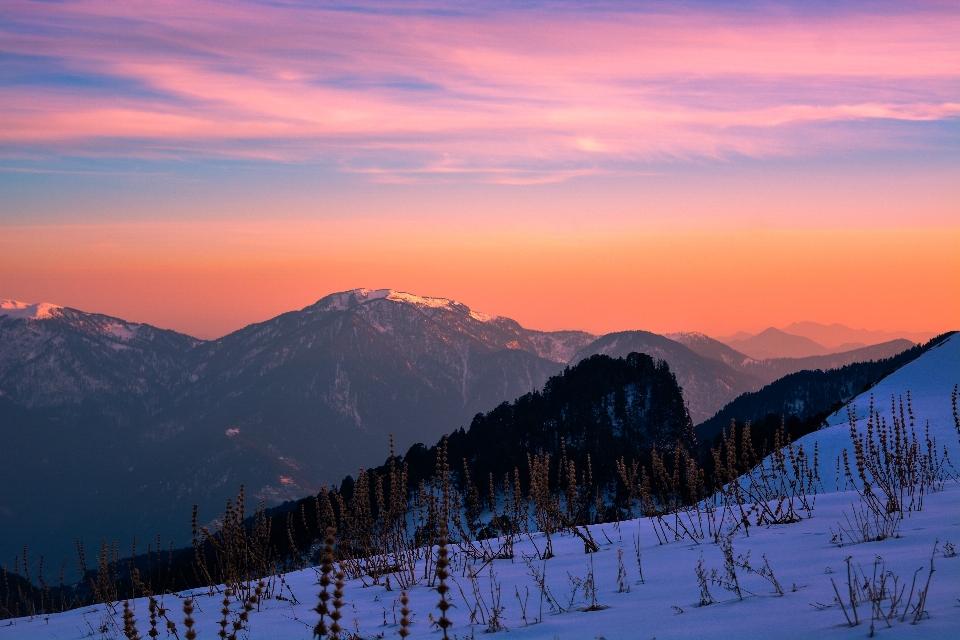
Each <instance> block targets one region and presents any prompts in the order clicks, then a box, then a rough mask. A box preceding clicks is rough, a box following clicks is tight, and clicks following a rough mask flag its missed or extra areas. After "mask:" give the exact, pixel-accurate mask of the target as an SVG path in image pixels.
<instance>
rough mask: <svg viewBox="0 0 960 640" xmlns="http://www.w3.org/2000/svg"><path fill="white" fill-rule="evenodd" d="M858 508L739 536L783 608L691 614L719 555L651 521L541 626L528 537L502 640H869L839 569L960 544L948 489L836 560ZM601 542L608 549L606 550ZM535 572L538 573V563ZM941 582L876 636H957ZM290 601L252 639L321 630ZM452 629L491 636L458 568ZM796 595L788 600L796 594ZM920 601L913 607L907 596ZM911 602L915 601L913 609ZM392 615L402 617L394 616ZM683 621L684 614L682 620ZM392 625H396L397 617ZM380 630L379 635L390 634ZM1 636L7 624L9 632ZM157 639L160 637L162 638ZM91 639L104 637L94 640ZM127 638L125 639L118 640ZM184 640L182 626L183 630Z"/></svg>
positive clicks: (565, 546) (576, 562)
mask: <svg viewBox="0 0 960 640" xmlns="http://www.w3.org/2000/svg"><path fill="white" fill-rule="evenodd" d="M852 500H856V495H855V494H847V493H834V494H827V495H821V496H820V497H819V498H818V499H817V503H816V508H815V510H814V513H813V517H812V518H810V519H805V520H802V521H801V522H799V523H795V524H789V525H777V526H772V527H767V528H763V527H752V528H751V531H750V536H749V538H748V537H745V536H744V535H742V534H739V535H737V536H736V537H735V539H734V550H735V553H737V554H745V553H746V552H747V551H749V552H750V559H751V562H752V564H753V565H754V567H757V566H760V565H761V564H762V562H763V560H762V556H763V555H766V557H767V558H768V559H769V562H770V566H771V567H772V569H773V571H774V575H775V576H776V579H777V580H778V581H779V582H780V584H782V585H783V588H784V591H785V594H784V595H783V596H777V595H776V593H775V592H774V590H773V588H772V586H771V585H770V584H769V583H767V582H766V581H764V580H762V579H761V578H759V577H757V576H755V575H743V572H741V575H740V583H741V586H742V587H743V588H744V589H746V590H749V591H750V592H752V593H753V594H754V595H745V597H744V599H743V600H742V601H740V600H738V599H737V597H736V596H735V595H733V594H732V593H730V592H727V591H725V590H724V589H722V588H721V587H718V586H711V587H710V591H711V594H712V595H713V597H714V598H715V599H716V600H717V602H716V603H715V604H712V605H709V606H705V607H701V606H699V604H698V603H699V598H700V592H699V587H698V584H697V578H696V575H695V573H694V570H695V568H696V566H697V562H698V560H699V559H700V557H701V554H702V556H703V559H704V566H705V567H706V568H707V569H708V570H709V569H714V568H715V569H719V570H721V571H722V570H723V557H722V555H721V551H720V549H719V548H718V547H717V545H714V544H709V543H706V542H703V541H701V543H700V544H694V543H691V542H690V541H689V540H686V541H682V542H670V543H668V544H664V545H658V544H657V541H656V538H655V536H654V533H653V529H652V525H651V523H650V521H649V520H646V519H641V520H639V521H638V520H634V521H630V522H624V523H621V524H620V526H619V528H618V527H617V526H616V525H614V524H605V525H596V526H593V527H591V530H592V533H593V536H594V538H596V539H597V541H598V543H599V544H600V547H601V548H600V551H599V552H597V553H595V554H593V558H592V561H593V571H594V576H595V578H594V579H595V581H596V585H597V602H598V603H599V604H600V605H603V606H605V607H608V608H606V609H604V610H602V611H592V612H587V611H584V610H583V609H584V608H585V607H586V605H587V602H586V601H585V600H584V597H583V595H582V590H580V591H578V593H577V597H576V601H575V603H574V605H573V607H572V608H571V610H570V611H569V612H565V613H557V612H551V611H550V607H549V606H548V605H547V604H546V603H544V607H543V610H544V615H543V621H542V622H537V623H534V622H535V619H536V618H539V617H540V598H539V592H538V591H537V588H536V586H535V584H534V581H533V579H532V578H531V576H530V574H529V571H528V568H527V566H526V565H525V563H524V561H523V558H522V557H521V554H523V555H527V556H533V555H535V554H536V551H535V548H534V543H536V544H537V545H538V546H539V547H540V548H542V547H543V538H542V536H541V535H539V534H537V535H535V536H534V537H533V541H532V542H531V541H530V540H526V539H524V540H523V541H522V542H520V543H518V544H517V545H516V547H515V551H516V555H515V557H514V559H513V560H496V561H494V562H493V569H494V573H495V580H496V582H497V583H499V585H500V587H501V598H502V599H501V605H502V606H504V607H505V610H504V612H503V622H504V624H505V625H506V627H507V628H508V629H509V632H508V633H507V635H506V636H505V637H507V638H515V639H524V638H529V639H531V640H532V639H545V640H552V639H554V638H561V639H577V638H600V637H602V638H608V639H610V640H613V639H616V638H619V639H629V638H654V637H655V638H657V639H658V640H665V639H670V638H711V639H723V638H742V639H749V638H757V639H760V638H773V637H776V638H784V639H787V638H810V637H817V638H827V639H830V640H846V639H847V638H865V637H867V635H868V632H869V621H868V622H867V623H864V622H861V624H860V625H859V626H857V627H854V628H850V627H848V626H846V623H845V620H844V616H843V613H842V612H841V610H840V608H839V607H838V606H836V605H834V604H833V601H834V596H833V587H832V585H831V582H830V579H831V578H833V579H834V580H835V581H836V582H837V585H838V587H840V588H841V589H843V588H844V587H845V580H846V569H845V564H844V558H846V557H847V556H852V562H854V563H855V564H859V565H860V566H861V567H862V568H863V569H864V570H865V571H867V573H868V574H869V573H870V572H871V571H872V566H873V562H874V560H875V558H876V557H877V556H880V557H882V559H883V561H884V562H885V563H886V564H885V566H886V569H887V570H888V571H893V572H894V573H895V574H896V575H898V576H900V584H901V585H902V584H903V581H904V580H906V581H907V583H908V585H907V588H908V589H909V579H910V578H911V577H912V575H913V572H914V571H915V570H916V569H917V568H919V567H926V566H928V565H929V562H930V556H931V553H932V552H933V549H934V544H935V542H936V541H937V540H939V541H940V543H939V547H938V548H939V550H940V551H942V550H943V548H944V543H945V542H947V541H950V542H953V543H954V544H957V543H960V486H958V485H957V484H956V483H953V482H951V483H949V484H948V486H947V488H946V489H945V490H944V491H942V492H939V493H936V494H933V495H930V496H929V497H928V501H927V502H926V503H925V505H924V509H923V511H921V512H918V513H914V514H913V515H912V516H911V517H909V518H907V519H906V520H905V521H904V523H903V525H902V531H901V535H902V537H900V538H897V539H888V540H885V541H883V542H873V543H866V544H861V545H854V546H850V545H847V546H844V547H843V548H839V547H837V546H834V545H832V544H831V543H830V537H831V533H830V530H831V528H834V529H835V528H836V526H837V524H836V523H837V521H838V520H839V519H840V518H842V516H843V511H844V510H845V509H846V510H848V509H849V508H850V502H851V501H852ZM638 530H639V533H640V538H641V541H642V563H643V577H644V580H645V582H644V583H642V584H641V583H640V580H639V574H638V571H637V563H636V558H635V552H634V550H633V546H632V537H633V536H634V535H635V534H636V533H637V532H638ZM608 538H609V540H608ZM554 551H555V553H556V554H557V555H556V557H555V558H552V559H550V560H548V561H547V562H546V567H547V568H546V572H547V584H548V586H549V587H550V589H551V591H552V592H553V594H554V596H556V597H557V599H559V600H561V601H562V602H563V604H564V607H565V608H566V599H567V597H568V596H569V594H570V592H571V589H570V587H569V585H570V581H569V576H574V577H577V578H580V579H584V578H586V577H587V576H588V575H589V571H590V562H591V557H590V556H589V555H586V554H584V552H583V544H582V543H581V542H580V540H579V539H577V538H574V537H571V536H565V537H561V538H557V537H555V538H554ZM618 551H622V552H623V556H624V564H625V567H626V571H627V583H628V584H629V587H630V591H629V593H620V592H619V589H618V581H617V556H618ZM534 562H535V564H536V566H537V567H538V568H540V569H542V567H543V564H544V563H543V562H542V561H536V560H535V561H534ZM934 562H935V568H936V572H935V573H934V575H933V578H932V581H931V589H930V596H929V601H928V604H927V607H926V609H927V611H928V612H929V614H930V617H929V619H927V618H924V619H923V620H921V621H920V622H919V623H918V624H917V625H916V626H913V625H911V624H910V620H909V618H908V620H907V621H906V622H899V618H898V619H897V620H896V621H895V622H893V623H892V625H893V626H892V628H890V629H887V628H886V625H885V624H883V623H880V625H879V627H878V635H877V637H879V638H887V639H891V640H892V639H895V638H917V639H920V638H923V639H925V640H928V639H937V638H953V637H956V636H957V632H958V630H960V607H958V605H957V600H956V598H957V596H958V593H957V592H958V587H957V585H960V556H956V557H951V558H945V557H943V555H942V553H938V554H937V556H936V557H935V560H934ZM925 579H926V571H925V570H924V571H922V572H921V573H920V578H919V580H918V581H924V580H925ZM286 582H287V583H288V585H289V587H290V590H291V591H292V593H293V595H294V596H295V597H296V598H297V600H298V601H299V603H298V604H292V603H291V602H289V601H278V600H267V601H265V602H264V603H263V606H262V611H260V612H259V613H253V614H252V615H251V617H250V632H249V638H252V639H258V638H264V639H266V638H289V639H291V640H293V639H299V638H302V639H304V640H307V639H309V638H310V637H311V629H312V626H313V624H314V623H315V622H316V614H315V613H313V611H312V608H313V607H314V606H315V605H316V593H317V591H318V590H319V587H318V586H317V576H316V574H315V572H314V571H313V569H306V570H303V571H299V572H294V573H291V574H287V576H286ZM479 586H480V589H481V593H483V594H484V596H485V598H486V599H487V601H488V603H489V600H490V596H489V573H488V569H484V570H483V571H482V572H481V577H480V582H479ZM392 587H393V590H392V591H387V590H386V589H385V588H384V587H383V586H370V587H364V586H363V585H362V584H361V582H360V581H359V580H352V581H348V583H347V586H346V589H345V596H344V601H345V602H346V603H347V605H346V610H345V615H344V623H345V624H344V626H345V628H346V629H348V630H350V631H353V632H356V630H357V629H358V630H359V634H360V635H361V637H363V638H370V637H377V636H378V634H380V633H385V636H384V637H386V638H390V637H397V636H396V632H397V630H398V626H397V625H396V624H395V623H394V605H395V602H396V600H397V599H398V598H399V597H400V592H399V587H398V586H397V584H396V582H393V584H392ZM451 587H452V601H453V604H454V605H455V608H454V609H452V613H451V616H450V617H451V619H452V620H453V622H454V626H453V628H452V629H451V636H450V637H451V638H453V637H454V634H456V637H457V638H471V637H474V636H475V635H479V634H481V633H482V632H483V631H484V629H485V628H486V627H485V625H482V624H478V625H474V626H471V625H470V624H469V613H468V606H472V605H473V604H474V601H473V598H472V597H471V596H470V594H471V587H470V582H469V580H468V579H467V578H466V577H464V575H463V571H462V570H461V569H459V567H458V570H456V571H454V572H453V579H452V583H451ZM461 588H462V589H463V592H464V593H466V594H467V598H468V600H469V604H468V602H467V601H465V600H464V598H463V597H462V596H461V592H460V589H461ZM527 589H529V591H530V599H529V601H528V604H527V620H528V622H529V623H531V624H529V625H528V626H525V625H524V621H523V620H522V618H521V609H520V606H519V604H518V601H517V598H516V596H515V595H514V594H515V590H518V591H519V592H520V594H521V597H525V594H526V591H527ZM794 589H795V590H794ZM221 597H222V596H217V595H214V596H213V597H211V596H209V595H206V591H202V590H198V591H196V601H197V604H198V605H199V608H200V609H201V610H202V611H198V612H196V613H195V614H194V618H195V619H196V620H197V628H198V629H199V630H200V636H199V637H200V638H204V637H207V638H212V637H214V635H215V632H216V629H217V627H216V623H217V620H218V619H219V617H220V615H219V613H218V611H219V609H220V599H221ZM409 597H410V600H411V604H410V608H411V609H412V610H413V612H414V614H415V617H414V621H415V624H414V625H413V627H412V631H413V634H412V637H414V638H439V637H440V635H439V634H438V633H437V631H436V630H435V629H431V626H430V623H429V621H428V615H430V614H433V615H434V616H436V615H437V610H436V603H437V600H438V596H437V594H436V591H434V590H433V589H431V588H429V587H428V586H427V585H426V584H420V585H417V586H415V587H413V588H412V589H411V590H410V591H409ZM914 598H916V596H914ZM166 600H167V606H169V607H171V609H173V613H172V614H171V618H173V619H174V620H175V621H178V620H180V619H182V614H180V612H179V603H178V602H177V601H176V600H175V599H174V598H173V597H171V596H167V598H166ZM914 601H915V600H914ZM134 607H135V611H136V618H137V619H138V621H139V623H138V624H139V631H140V634H141V636H142V637H146V635H145V632H146V630H147V629H146V628H145V627H146V621H147V612H146V610H147V603H146V601H145V600H143V599H139V600H137V601H135V602H134ZM115 609H116V610H117V613H115V614H111V613H110V611H109V610H108V609H107V608H106V607H104V606H102V605H99V606H94V607H86V608H83V609H78V610H75V611H70V612H66V613H63V614H56V615H51V616H49V617H48V618H47V617H44V618H41V617H35V618H33V619H28V618H21V619H18V620H15V621H10V623H9V626H0V639H2V640H14V639H28V638H29V639H33V638H37V639H39V638H44V639H52V638H59V639H65V638H76V637H77V636H78V631H79V633H80V635H81V636H82V637H87V634H88V633H89V628H88V625H87V623H88V621H89V622H90V623H91V624H92V625H94V626H98V625H99V623H100V621H101V619H103V618H104V617H106V618H107V619H109V618H112V619H113V620H114V621H115V622H116V623H117V624H118V625H121V626H122V618H121V612H122V609H121V607H120V606H116V607H115ZM396 610H399V605H396ZM681 611H682V612H681ZM859 615H860V616H861V620H862V619H863V617H865V616H866V617H868V616H869V613H868V608H867V606H866V605H861V607H860V609H859ZM399 617H400V616H399V613H397V615H396V618H397V619H399ZM384 618H386V623H387V624H386V626H384ZM0 624H8V623H7V622H4V623H0ZM161 633H163V632H161ZM92 637H97V638H99V637H101V636H100V635H99V634H98V633H97V634H94V635H93V636H92ZM106 637H121V636H120V634H119V633H116V634H115V635H114V636H109V635H107V636H106ZM181 637H182V628H181Z"/></svg>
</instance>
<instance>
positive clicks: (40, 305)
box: [0, 299, 63, 320]
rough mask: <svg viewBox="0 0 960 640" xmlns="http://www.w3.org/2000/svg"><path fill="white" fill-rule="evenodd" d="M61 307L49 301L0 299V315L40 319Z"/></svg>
mask: <svg viewBox="0 0 960 640" xmlns="http://www.w3.org/2000/svg"><path fill="white" fill-rule="evenodd" d="M62 308H63V307H60V306H57V305H55V304H50V303H49V302H36V303H33V304H31V303H29V302H19V301H17V300H7V299H0V316H8V317H11V318H28V319H30V320H41V319H43V318H49V317H50V316H51V315H52V313H53V311H55V310H57V309H62Z"/></svg>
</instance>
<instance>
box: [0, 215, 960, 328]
mask: <svg viewBox="0 0 960 640" xmlns="http://www.w3.org/2000/svg"><path fill="white" fill-rule="evenodd" d="M958 247H960V230H956V229H876V230H863V229H858V230H775V229H771V230H757V229H752V230H750V229H747V230H736V231H730V230H726V231H724V230H711V231H699V232H698V231H682V230H667V229H639V228H635V227H630V226H629V225H621V226H619V227H618V228H610V225H605V228H604V229H603V230H602V231H594V232H589V231H583V230H582V229H580V228H577V227H576V226H574V225H570V226H568V227H566V228H564V227H563V226H559V227H555V229H554V231H553V232H548V233H545V232H543V231H542V230H540V229H534V228H529V229H524V228H519V229H506V228H500V229H496V228H493V229H488V230H486V231H475V230H471V229H469V228H466V227H464V226H463V225H457V224H455V223H442V222H436V221H434V222H431V223H423V222H416V221H406V222H397V221H389V220H366V221H358V222H356V221H355V222H343V221H340V222H325V223H324V222H303V221H298V222H233V223H228V222H223V221H221V222H216V223H214V222H196V223H189V222H178V223H155V222H144V223H125V224H97V225H75V226H64V225H56V226H34V227H7V228H5V229H4V230H3V234H2V235H0V274H2V282H0V288H2V291H3V294H4V297H12V298H14V299H22V300H25V301H28V302H39V301H46V302H54V303H57V304H61V305H66V306H72V307H76V308H79V309H83V310H86V311H95V312H101V313H106V314H110V315H115V316H119V317H122V318H125V319H128V320H133V321H141V322H149V323H151V324H155V325H158V326H161V327H166V328H171V329H176V330H178V331H183V332H186V333H190V334H192V335H196V336H199V337H204V338H210V337H216V336H219V335H223V334H225V333H227V332H229V331H231V330H234V329H237V328H239V327H241V326H244V325H246V324H248V323H251V322H257V321H261V320H266V319H268V318H270V317H273V316H275V315H277V314H279V313H282V312H284V311H290V310H293V309H299V308H302V307H304V306H306V305H308V304H311V303H312V302H314V301H316V300H317V299H319V298H321V297H322V296H324V295H326V294H328V293H331V292H334V291H340V290H345V289H351V288H356V287H370V288H394V289H399V290H402V291H408V292H412V293H417V294H421V295H433V296H442V297H449V298H453V299H456V300H459V301H461V302H464V303H465V304H467V305H468V306H470V307H471V308H473V309H477V310H480V311H484V312H487V313H492V314H499V315H506V316H509V317H512V318H514V319H516V320H518V321H520V322H521V323H522V324H524V325H525V326H528V327H531V328H537V329H565V328H577V329H585V330H588V331H592V332H595V333H603V332H609V331H615V330H621V329H646V330H651V331H656V332H668V331H677V330H698V331H703V332H706V333H710V334H713V335H722V334H725V333H732V332H734V331H736V330H740V329H760V328H763V327H764V326H768V325H780V326H783V325H786V324H789V323H790V322H793V321H797V320H814V321H818V322H823V323H831V322H841V323H843V324H847V325H849V326H853V327H856V328H859V327H867V328H871V329H885V330H912V331H945V330H950V329H956V328H960V322H958V319H960V251H958V250H957V249H958Z"/></svg>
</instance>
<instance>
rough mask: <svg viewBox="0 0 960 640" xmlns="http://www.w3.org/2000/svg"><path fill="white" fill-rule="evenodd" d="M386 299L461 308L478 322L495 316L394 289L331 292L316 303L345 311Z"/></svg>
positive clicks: (437, 307)
mask: <svg viewBox="0 0 960 640" xmlns="http://www.w3.org/2000/svg"><path fill="white" fill-rule="evenodd" d="M382 299H387V300H390V301H392V302H400V303H404V304H411V305H414V306H416V307H420V308H422V309H446V310H448V311H454V310H461V311H465V312H467V313H469V315H470V317H471V318H473V319H474V320H477V321H479V322H489V321H490V320H493V319H494V317H495V316H491V315H488V314H486V313H482V312H480V311H471V310H470V308H469V307H467V306H466V305H464V304H463V303H460V302H457V301H456V300H450V299H449V298H432V297H430V296H418V295H414V294H412V293H404V292H403V291H396V290H394V289H352V290H350V291H342V292H340V293H333V294H330V295H329V296H326V297H325V298H323V299H322V300H321V301H320V303H323V304H320V303H318V305H319V306H320V307H321V308H322V309H324V310H327V311H346V310H347V309H352V308H354V307H356V306H359V305H361V304H365V303H367V302H372V301H373V300H382Z"/></svg>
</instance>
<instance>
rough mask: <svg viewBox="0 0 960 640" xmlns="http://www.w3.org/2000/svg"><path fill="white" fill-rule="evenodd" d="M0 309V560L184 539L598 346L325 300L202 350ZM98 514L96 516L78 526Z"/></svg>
mask: <svg viewBox="0 0 960 640" xmlns="http://www.w3.org/2000/svg"><path fill="white" fill-rule="evenodd" d="M3 305H4V306H3V307H2V308H0V528H2V529H3V531H4V535H3V536H2V540H0V558H6V557H7V556H10V558H12V556H13V553H14V550H19V549H20V545H22V544H23V542H25V541H33V544H34V545H35V547H37V548H38V550H39V551H41V552H43V551H44V550H46V551H47V552H48V557H49V556H50V555H54V556H62V555H63V554H69V553H71V548H72V547H73V542H72V541H73V539H74V537H75V536H79V537H80V538H81V539H86V540H87V541H88V543H90V542H94V541H98V540H99V538H100V536H109V537H111V538H112V537H118V538H119V539H121V540H125V541H128V540H130V538H131V537H132V536H133V535H134V534H137V535H140V536H141V537H142V536H144V535H155V534H156V532H158V531H159V532H161V533H162V534H163V535H164V536H165V537H167V536H169V537H173V538H175V539H177V540H178V541H179V542H183V541H184V539H185V537H186V535H187V533H188V530H189V514H190V508H191V506H192V505H193V504H195V503H196V504H199V505H200V506H201V514H202V516H201V517H203V518H206V519H207V520H209V519H211V518H213V517H215V515H216V513H217V511H216V509H219V508H220V507H221V506H222V504H223V501H224V500H225V498H226V497H227V496H229V495H232V494H235V492H236V490H237V486H238V485H239V484H240V483H244V484H246V488H247V493H248V496H250V497H251V498H254V499H255V500H256V499H263V500H265V501H267V502H268V503H274V502H278V501H282V500H285V499H288V498H293V497H300V496H303V495H305V494H307V493H310V492H314V491H315V490H316V489H318V488H319V487H320V486H321V485H322V484H323V483H330V482H334V481H336V480H339V479H340V478H342V477H343V476H344V475H346V474H347V473H355V472H356V469H357V467H358V466H369V465H372V464H374V463H376V462H379V461H381V460H382V459H383V457H384V455H385V454H386V452H387V451H388V447H389V440H390V435H391V434H393V436H394V438H395V440H396V443H397V446H409V445H410V444H413V443H414V442H417V441H428V442H429V441H432V440H435V439H436V438H437V437H439V436H440V435H441V434H442V433H444V432H448V431H450V430H452V429H454V428H457V427H459V426H461V425H465V424H469V422H470V420H471V419H472V418H473V416H474V415H475V414H476V413H478V412H481V411H484V410H489V409H490V408H492V407H495V406H497V405H498V404H500V403H501V402H503V401H505V400H512V399H514V398H516V397H519V396H521V395H523V394H525V393H528V392H529V391H532V390H534V389H537V388H539V387H541V386H542V385H543V383H544V382H545V381H546V380H547V378H548V377H549V376H551V375H554V374H556V373H559V372H560V371H561V370H562V369H563V366H564V364H565V363H566V361H567V360H568V359H569V357H570V356H571V355H572V354H573V353H574V352H576V351H578V350H579V349H581V348H582V347H583V346H585V345H586V344H588V343H590V342H592V341H593V340H594V339H595V338H596V336H593V335H591V334H588V333H585V332H578V331H566V332H555V333H553V332H540V331H532V330H528V329H525V328H523V327H522V326H520V325H519V324H518V323H516V322H515V321H513V320H510V319H508V318H500V317H492V316H487V315H485V314H482V313H478V312H475V311H472V310H471V309H469V308H468V307H466V306H465V305H462V304H460V303H457V302H455V301H452V300H447V299H441V298H426V297H419V296H413V295H410V294H404V293H400V292H395V291H390V290H380V291H371V290H365V289H359V290H355V291H350V292H345V293H340V294H333V295H331V296H327V297H325V298H323V299H322V300H320V301H319V302H317V303H316V304H314V305H311V306H309V307H307V308H305V309H303V310H301V311H295V312H290V313H286V314H283V315H281V316H278V317H277V318H274V319H272V320H268V321H267V322H263V323H259V324H255V325H251V326H249V327H246V328H244V329H241V330H240V331H237V332H234V333H232V334H230V335H228V336H225V337H224V338H221V339H219V340H213V341H209V342H203V341H200V340H197V339H195V338H191V337H189V336H184V335H182V334H177V333H175V332H172V331H164V330H161V329H156V328H154V327H150V326H148V325H142V324H135V323H129V322H125V321H123V320H120V319H117V318H110V317H107V316H102V315H98V314H87V313H83V312H81V311H77V310H74V309H67V308H60V307H56V306H55V305H25V304H22V303H14V302H13V301H4V303H3ZM91 512H95V513H98V514H100V518H98V519H91V518H89V514H90V513H91Z"/></svg>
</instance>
